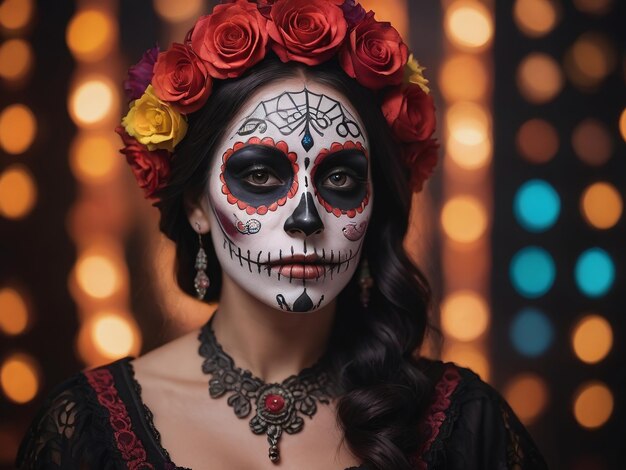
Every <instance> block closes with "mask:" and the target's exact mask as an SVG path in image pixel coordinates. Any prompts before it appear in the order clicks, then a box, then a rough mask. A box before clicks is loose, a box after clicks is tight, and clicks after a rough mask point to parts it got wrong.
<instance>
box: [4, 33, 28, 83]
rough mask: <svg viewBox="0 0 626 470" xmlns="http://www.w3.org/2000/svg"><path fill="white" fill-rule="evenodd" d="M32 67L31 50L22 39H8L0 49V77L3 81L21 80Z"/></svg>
mask: <svg viewBox="0 0 626 470" xmlns="http://www.w3.org/2000/svg"><path fill="white" fill-rule="evenodd" d="M32 65H33V50H32V48H31V47H30V44H29V43H28V42H26V41H24V40H23V39H9V40H8V41H6V42H5V43H4V44H2V46H1V47H0V77H2V78H4V79H5V80H8V81H11V82H18V81H20V80H23V79H24V77H26V75H28V73H29V72H30V69H31V68H32Z"/></svg>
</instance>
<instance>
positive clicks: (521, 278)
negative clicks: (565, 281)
mask: <svg viewBox="0 0 626 470" xmlns="http://www.w3.org/2000/svg"><path fill="white" fill-rule="evenodd" d="M509 276H510V278H511V283H512V284H513V287H515V290H517V292H518V293H519V294H520V295H522V296H524V297H527V298H529V299H534V298H537V297H541V296H542V295H544V294H545V293H546V292H548V291H549V290H550V288H551V287H552V285H553V284H554V278H555V277H556V268H555V266H554V260H553V259H552V256H550V253H548V252H547V251H546V250H544V249H543V248H539V247H537V246H527V247H526V248H522V249H521V250H520V251H518V252H517V253H516V254H515V256H513V259H512V260H511V265H510V267H509Z"/></svg>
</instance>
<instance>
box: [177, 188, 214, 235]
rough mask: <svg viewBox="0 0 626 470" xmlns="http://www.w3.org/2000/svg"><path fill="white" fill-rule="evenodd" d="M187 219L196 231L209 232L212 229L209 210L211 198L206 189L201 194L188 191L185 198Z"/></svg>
mask: <svg viewBox="0 0 626 470" xmlns="http://www.w3.org/2000/svg"><path fill="white" fill-rule="evenodd" d="M183 204H184V206H185V212H186V213H187V220H189V224H190V225H191V228H193V230H194V232H197V233H202V234H205V233H209V230H211V221H210V219H209V212H210V210H211V207H210V205H209V204H210V203H209V198H208V196H207V194H206V193H205V192H204V191H201V192H200V193H199V194H197V193H196V194H192V193H186V194H185V196H184V198H183Z"/></svg>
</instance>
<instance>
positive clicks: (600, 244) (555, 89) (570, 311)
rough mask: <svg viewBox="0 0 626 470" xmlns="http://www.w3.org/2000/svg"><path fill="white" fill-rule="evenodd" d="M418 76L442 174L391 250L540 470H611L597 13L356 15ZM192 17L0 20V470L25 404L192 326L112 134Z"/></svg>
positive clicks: (617, 96) (617, 213)
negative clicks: (408, 264)
mask: <svg viewBox="0 0 626 470" xmlns="http://www.w3.org/2000/svg"><path fill="white" fill-rule="evenodd" d="M361 3H363V4H364V5H365V6H366V7H367V8H371V9H374V10H375V11H376V12H377V18H378V19H388V20H391V21H392V22H393V24H394V25H395V26H396V27H397V28H398V29H399V30H400V32H401V33H402V34H403V36H404V37H405V39H406V40H407V41H408V42H410V47H411V49H412V51H413V52H414V54H415V56H416V57H417V58H418V59H419V61H420V63H421V64H422V65H424V66H426V75H427V77H429V78H430V80H431V83H430V85H431V88H432V92H433V94H434V96H435V100H436V103H437V107H438V116H439V130H438V132H439V138H440V141H441V143H442V152H441V153H442V157H443V159H442V162H441V164H440V165H439V168H438V172H437V175H436V177H435V178H434V179H433V181H432V182H431V183H430V184H429V187H428V189H427V191H425V192H424V193H423V194H421V195H420V196H418V197H416V199H415V204H414V209H415V210H414V217H413V220H414V223H413V226H412V228H411V231H410V233H409V234H408V236H407V241H406V246H407V248H408V250H409V251H410V252H411V253H412V254H413V255H414V256H415V258H416V260H418V261H419V262H420V263H421V264H422V265H423V266H425V269H426V271H427V272H428V273H429V277H430V278H431V280H432V282H433V284H434V286H435V289H436V291H437V292H438V293H439V294H438V297H439V300H440V301H441V303H440V309H439V310H438V311H437V312H435V314H434V321H435V323H436V324H437V325H439V326H440V328H441V330H442V333H443V336H444V342H443V347H441V346H440V345H439V344H438V343H437V342H436V341H434V340H432V341H431V340H429V341H427V343H426V344H425V346H424V352H423V353H424V354H426V355H430V356H436V357H442V358H443V359H445V360H451V361H455V362H457V363H459V364H461V365H464V366H469V367H471V368H473V369H474V370H475V371H476V372H478V373H479V374H480V375H481V377H482V378H483V379H484V380H486V381H488V382H489V383H491V384H492V385H493V386H495V387H496V388H497V389H498V390H499V391H500V392H501V393H502V394H503V395H504V396H505V398H506V399H507V400H508V401H509V402H510V403H511V405H512V406H513V408H514V409H515V411H516V412H517V414H518V415H519V416H520V418H521V419H522V421H523V422H524V423H525V424H526V425H527V426H528V428H529V430H530V432H531V434H532V435H533V436H534V438H535V439H536V441H537V443H538V445H539V446H540V448H541V449H542V450H543V452H544V453H545V455H546V457H547V458H548V460H549V463H550V464H551V467H552V468H568V469H576V470H582V469H590V470H591V469H593V470H596V469H598V470H604V469H617V468H623V462H624V461H626V451H625V450H624V446H623V439H624V437H623V436H624V434H623V430H622V428H623V425H624V423H625V421H624V418H625V415H626V411H625V397H626V361H624V359H623V358H624V356H625V353H626V351H625V347H626V338H625V333H626V328H625V326H626V325H625V323H626V320H625V319H624V314H623V310H624V306H625V305H626V294H625V292H626V289H625V282H624V267H625V266H626V254H625V253H626V250H625V249H624V235H625V230H624V228H625V222H624V215H623V199H624V196H625V194H626V161H625V156H626V155H625V152H626V146H625V139H626V108H625V106H626V91H625V87H624V79H625V76H626V57H625V55H624V42H625V39H626V34H625V33H624V27H623V24H624V20H625V19H626V15H625V13H626V11H625V7H624V2H621V1H619V0H567V1H566V0H515V1H513V0H512V1H510V2H504V1H501V2H497V3H496V2H495V0H484V1H482V0H481V1H479V0H441V1H435V0H384V1H383V0H368V1H363V2H361ZM210 7H211V4H210V2H207V1H205V0H185V1H180V0H153V1H149V0H133V1H122V0H119V1H115V0H91V1H89V0H81V1H75V2H69V1H68V2H51V1H43V0H41V1H39V2H35V1H34V0H3V1H1V2H0V81H1V83H0V89H1V90H2V93H1V95H0V466H2V467H3V468H11V466H12V465H11V463H12V461H13V458H14V455H15V451H16V449H17V445H18V443H19V440H20V438H21V436H22V434H23V433H24V432H25V429H26V427H27V425H28V424H29V422H30V420H31V419H32V417H33V416H34V413H35V412H36V410H37V408H38V407H39V406H41V404H42V401H43V399H44V398H45V395H46V394H47V393H48V392H49V391H50V390H51V388H52V387H53V386H54V385H55V384H57V383H59V382H60V381H62V380H63V379H64V378H66V377H68V376H70V375H72V374H74V373H76V372H77V371H79V370H81V369H82V368H85V367H91V366H95V365H98V364H102V363H106V362H110V361H112V360H115V359H116V358H119V357H124V356H127V355H137V354H140V353H141V352H145V351H148V350H150V349H153V348H155V347H157V346H159V345H161V344H163V343H164V342H166V341H168V340H170V339H172V338H174V337H176V336H178V335H180V334H181V333H183V332H186V331H189V330H190V329H193V328H197V327H198V326H199V325H200V324H202V323H203V322H204V321H206V319H207V317H208V316H209V315H210V314H211V312H212V310H213V309H214V306H207V305H204V304H201V303H199V302H197V301H195V300H193V299H191V298H188V297H185V296H184V295H182V294H181V292H180V291H179V290H178V289H177V287H176V286H175V284H174V281H173V274H172V262H173V251H172V246H171V245H170V244H169V243H168V242H167V241H166V240H164V239H163V238H162V237H161V236H160V235H159V234H158V232H157V229H156V227H157V221H158V218H157V214H156V211H155V209H154V208H152V207H151V206H150V205H149V204H148V202H147V201H144V200H143V198H142V196H141V194H140V191H139V189H138V188H137V187H136V185H135V183H134V180H133V178H132V176H131V175H130V172H129V171H128V169H127V168H126V164H125V162H124V161H123V158H122V157H121V156H119V155H118V154H117V148H118V147H120V143H119V142H118V141H117V136H115V135H114V133H113V132H112V129H113V128H114V127H115V126H116V125H117V123H118V121H119V117H120V114H121V112H123V109H124V107H125V106H126V103H125V102H124V98H123V91H122V88H121V82H122V80H123V78H124V75H125V71H126V69H127V68H128V66H129V65H131V64H133V63H134V62H136V61H137V60H138V59H139V57H140V56H141V54H142V53H143V52H144V51H145V50H146V49H148V48H150V47H151V46H153V45H154V43H155V41H157V40H158V42H159V43H160V44H161V46H162V47H167V46H168V45H169V44H170V42H172V41H173V40H176V41H180V40H182V38H183V37H184V34H185V32H186V31H187V30H188V29H189V27H190V26H191V25H192V24H193V23H194V21H195V18H196V17H197V16H199V15H200V14H202V13H203V12H206V11H208V10H209V8H210Z"/></svg>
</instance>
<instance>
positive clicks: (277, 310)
mask: <svg viewBox="0 0 626 470" xmlns="http://www.w3.org/2000/svg"><path fill="white" fill-rule="evenodd" d="M155 59H156V63H154V62H155ZM426 83H427V82H426V81H425V80H424V78H423V76H422V75H421V68H420V67H419V65H418V64H417V63H416V62H415V61H414V60H413V59H412V58H409V56H408V50H407V48H406V46H405V45H404V43H403V42H402V39H401V38H400V36H399V35H398V33H397V31H396V30H395V29H393V27H391V26H390V25H389V24H388V23H379V22H377V21H376V20H375V18H374V14H373V13H371V12H370V13H366V12H365V11H364V10H363V9H362V8H361V7H360V6H359V5H358V4H356V3H355V2H354V1H353V0H346V1H343V0H306V1H304V0H295V1H294V0H278V1H276V2H273V1H269V0H265V1H261V0H259V1H258V2H251V3H248V2H247V1H245V0H237V1H235V2H226V3H225V4H223V5H219V6H217V7H216V8H215V9H214V11H213V13H212V14H211V15H207V16H205V17H202V18H200V19H199V20H198V22H197V23H196V25H195V26H194V28H193V29H192V31H190V33H189V34H188V36H187V38H186V40H185V43H184V44H174V45H173V46H172V47H171V48H170V49H168V50H167V51H164V52H161V53H160V54H158V57H157V55H156V51H149V52H148V53H147V54H146V55H145V56H144V58H143V59H142V62H140V63H139V64H138V65H137V66H135V67H134V68H132V69H131V71H130V78H129V81H128V82H127V83H126V89H127V91H128V92H129V98H130V99H132V100H133V101H132V102H131V104H130V110H129V112H128V114H127V115H126V116H125V118H124V119H123V121H122V126H121V127H120V128H119V129H118V132H119V133H120V135H121V136H122V138H123V140H124V143H125V148H124V149H123V150H122V152H123V153H124V154H125V155H126V157H127V159H128V161H129V163H130V164H131V167H132V169H133V171H134V173H135V175H136V176H137V178H138V181H139V182H140V184H141V185H142V187H143V189H144V190H145V191H146V195H147V196H149V197H152V198H154V199H156V200H157V202H156V204H155V205H156V206H157V207H158V209H159V210H160V212H161V224H160V228H161V230H162V231H163V232H164V233H165V234H166V235H167V236H168V237H169V238H171V239H172V240H173V241H174V242H175V243H176V250H177V280H178V282H179V284H180V285H181V287H182V288H183V289H184V290H185V291H186V292H188V293H190V294H192V295H196V296H197V297H198V298H200V299H205V300H212V301H216V300H218V299H219V309H218V312H217V313H216V314H215V315H214V316H213V318H212V319H211V320H209V322H207V324H206V325H205V326H204V327H203V328H202V329H201V331H200V333H199V334H198V332H193V333H190V334H188V335H186V336H183V337H181V338H179V339H177V340H175V341H173V342H171V343H169V344H166V345H165V346H163V347H161V348H158V349H156V350H154V351H152V352H150V353H148V354H146V355H145V356H143V357H140V358H137V359H132V358H126V359H122V360H120V361H116V362H115V363H113V364H109V365H107V366H104V367H101V368H98V369H95V370H91V371H86V372H84V373H81V374H78V375H77V376H75V377H73V378H71V379H70V380H68V381H66V382H65V383H64V384H62V385H61V386H60V387H58V388H57V389H56V390H55V391H54V392H53V393H52V394H51V396H50V397H49V400H48V402H47V404H46V406H44V408H43V409H42V410H41V412H40V414H39V416H38V417H37V419H36V420H35V422H34V423H33V425H32V426H31V429H30V430H29V433H28V435H27V436H26V438H25V440H24V442H23V443H22V446H21V448H20V453H19V456H18V467H20V468H125V467H128V468H181V467H182V468H194V469H201V468H207V469H240V468H241V469H244V468H245V469H250V468H254V469H270V468H274V467H276V466H279V467H283V468H290V469H291V468H293V469H346V468H359V469H394V470H395V469H415V468H476V469H478V468H480V469H484V468H544V467H545V464H544V463H543V460H542V458H541V456H540V455H539V454H538V452H537V450H536V448H535V446H534V444H533V443H532V440H531V439H530V437H529V436H528V434H527V433H526V431H525V430H524V428H523V427H522V426H521V424H520V423H519V422H518V420H517V419H516V417H515V416H514V414H513V413H512V411H511V410H510V408H509V407H508V405H507V404H506V403H505V402H504V401H503V400H502V399H501V398H500V397H499V395H498V394H497V393H496V392H495V391H494V390H492V389H491V388H489V387H488V386H487V385H486V384H484V383H483V382H481V381H480V379H479V378H478V377H477V376H476V375H475V374H473V373H472V372H471V371H469V370H467V369H461V368H458V367H456V366H454V365H453V364H443V363H441V362H436V361H427V360H424V359H418V358H417V353H416V351H418V349H419V347H420V345H421V343H422V340H423V337H424V333H425V331H426V328H427V313H428V311H429V304H430V291H429V288H428V284H427V282H426V280H425V279H424V277H423V276H422V275H421V273H420V272H419V271H418V270H417V269H416V268H415V267H414V266H413V264H412V263H411V262H410V261H409V259H408V257H407V255H406V253H405V252H404V249H403V246H402V241H403V237H404V234H405V232H406V229H407V224H408V214H409V205H410V200H411V192H412V190H416V191H419V190H420V189H421V187H422V184H423V181H424V180H425V179H426V178H427V176H428V175H429V174H430V172H431V171H432V167H433V166H434V164H435V161H436V149H437V146H436V144H435V142H434V140H433V139H432V134H433V132H434V108H433V106H432V99H431V98H430V96H429V95H428V88H427V87H426ZM207 388H208V393H207Z"/></svg>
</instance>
